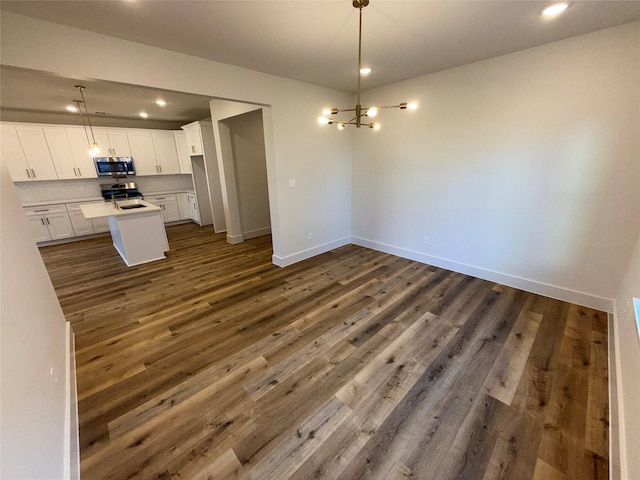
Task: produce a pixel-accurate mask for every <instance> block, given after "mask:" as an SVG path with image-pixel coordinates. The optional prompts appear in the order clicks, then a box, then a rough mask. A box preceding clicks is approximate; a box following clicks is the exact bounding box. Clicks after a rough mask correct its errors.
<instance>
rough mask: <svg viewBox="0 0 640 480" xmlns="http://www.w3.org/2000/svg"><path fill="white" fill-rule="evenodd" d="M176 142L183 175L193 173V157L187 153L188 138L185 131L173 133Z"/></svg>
mask: <svg viewBox="0 0 640 480" xmlns="http://www.w3.org/2000/svg"><path fill="white" fill-rule="evenodd" d="M173 135H174V138H175V141H176V150H177V152H178V160H179V161H180V172H181V173H192V170H191V157H190V156H189V152H188V151H187V138H186V136H185V133H184V131H180V132H173Z"/></svg>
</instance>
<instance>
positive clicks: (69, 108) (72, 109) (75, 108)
mask: <svg viewBox="0 0 640 480" xmlns="http://www.w3.org/2000/svg"><path fill="white" fill-rule="evenodd" d="M65 108H66V109H67V110H69V111H70V112H77V111H78V108H77V107H76V106H74V105H67V106H66V107H65Z"/></svg>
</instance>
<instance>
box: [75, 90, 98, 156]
mask: <svg viewBox="0 0 640 480" xmlns="http://www.w3.org/2000/svg"><path fill="white" fill-rule="evenodd" d="M75 87H76V88H77V89H78V90H80V97H82V101H78V100H75V101H76V102H77V103H78V107H80V103H82V104H83V105H84V112H85V114H86V116H87V123H88V124H89V130H90V131H91V140H89V135H88V134H87V127H86V126H85V127H84V133H85V134H86V135H87V142H88V143H89V155H91V156H92V157H95V156H97V155H98V154H99V153H100V148H99V147H98V143H97V142H96V137H95V136H94V134H93V127H92V126H91V117H89V110H88V109H87V101H86V100H85V99H84V93H83V92H82V90H84V89H85V88H86V87H85V86H84V85H75ZM80 116H82V110H80ZM82 125H83V126H84V118H83V119H82Z"/></svg>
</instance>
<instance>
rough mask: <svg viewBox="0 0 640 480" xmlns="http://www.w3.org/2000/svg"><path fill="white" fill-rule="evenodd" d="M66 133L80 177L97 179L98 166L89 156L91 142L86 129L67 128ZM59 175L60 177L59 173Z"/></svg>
mask: <svg viewBox="0 0 640 480" xmlns="http://www.w3.org/2000/svg"><path fill="white" fill-rule="evenodd" d="M65 132H66V133H67V140H69V147H70V148H71V155H73V161H74V163H75V166H76V171H77V172H78V177H81V178H97V177H98V174H97V172H96V166H95V164H94V163H93V158H92V157H91V155H89V142H88V141H87V134H86V133H85V131H84V128H81V127H67V128H65ZM58 175H60V172H59V171H58Z"/></svg>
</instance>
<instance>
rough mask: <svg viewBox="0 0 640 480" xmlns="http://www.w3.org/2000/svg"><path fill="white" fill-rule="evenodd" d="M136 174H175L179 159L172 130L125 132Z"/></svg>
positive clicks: (178, 169)
mask: <svg viewBox="0 0 640 480" xmlns="http://www.w3.org/2000/svg"><path fill="white" fill-rule="evenodd" d="M127 135H128V138H129V145H130V147H131V156H132V157H133V163H134V164H135V166H136V175H175V174H179V173H180V161H179V160H178V152H177V151H176V142H175V139H174V138H173V133H172V132H150V131H145V130H140V131H135V130H129V132H128V133H127Z"/></svg>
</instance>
